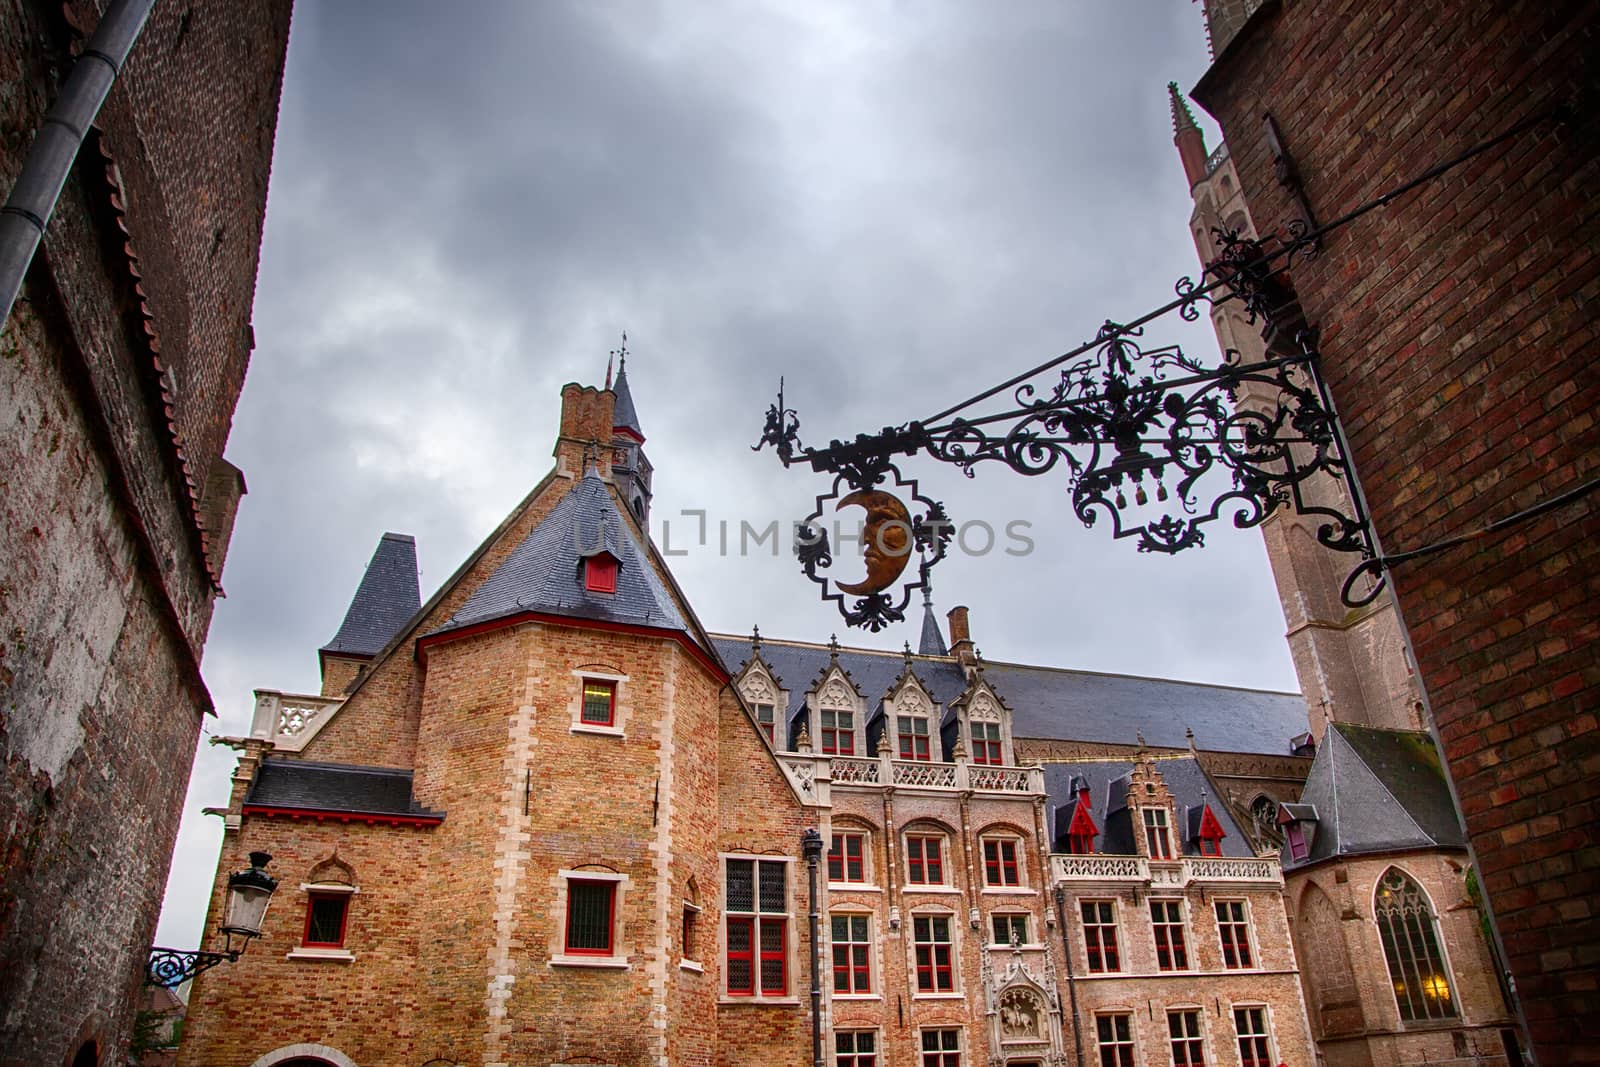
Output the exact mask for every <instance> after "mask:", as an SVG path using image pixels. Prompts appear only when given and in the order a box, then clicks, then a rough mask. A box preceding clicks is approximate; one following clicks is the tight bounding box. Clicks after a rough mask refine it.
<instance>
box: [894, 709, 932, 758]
mask: <svg viewBox="0 0 1600 1067" xmlns="http://www.w3.org/2000/svg"><path fill="white" fill-rule="evenodd" d="M895 732H896V734H897V735H898V737H899V741H900V746H899V747H900V758H901V759H905V760H921V761H923V762H928V761H930V760H932V759H933V756H932V755H931V754H930V753H929V750H928V720H927V719H926V718H924V717H923V716H921V715H896V716H895Z"/></svg>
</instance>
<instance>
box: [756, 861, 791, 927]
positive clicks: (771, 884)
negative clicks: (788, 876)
mask: <svg viewBox="0 0 1600 1067" xmlns="http://www.w3.org/2000/svg"><path fill="white" fill-rule="evenodd" d="M787 867H788V864H786V863H770V862H766V861H763V862H762V863H761V910H762V911H764V912H777V913H778V914H780V915H781V914H783V913H784V912H786V911H788V908H787V907H786V905H785V894H784V891H783V879H784V872H785V870H786V868H787Z"/></svg>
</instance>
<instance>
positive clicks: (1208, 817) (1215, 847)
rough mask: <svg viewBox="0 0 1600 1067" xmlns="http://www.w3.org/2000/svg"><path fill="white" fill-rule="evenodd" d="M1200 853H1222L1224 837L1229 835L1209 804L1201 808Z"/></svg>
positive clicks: (1208, 854) (1205, 854) (1212, 854)
mask: <svg viewBox="0 0 1600 1067" xmlns="http://www.w3.org/2000/svg"><path fill="white" fill-rule="evenodd" d="M1198 836H1199V838H1200V855H1202V856H1220V855H1222V839H1223V838H1224V837H1227V836H1228V835H1227V834H1226V833H1225V832H1224V831H1223V829H1222V823H1220V822H1218V821H1217V816H1216V814H1215V813H1214V812H1213V811H1212V810H1211V805H1210V804H1207V805H1206V806H1205V807H1204V808H1202V809H1201V810H1200V833H1199V835H1198Z"/></svg>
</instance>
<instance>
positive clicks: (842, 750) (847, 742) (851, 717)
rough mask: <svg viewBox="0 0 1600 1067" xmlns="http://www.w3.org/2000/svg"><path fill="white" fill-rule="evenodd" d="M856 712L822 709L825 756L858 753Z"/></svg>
mask: <svg viewBox="0 0 1600 1067" xmlns="http://www.w3.org/2000/svg"><path fill="white" fill-rule="evenodd" d="M855 718H856V717H855V714H854V713H852V712H848V711H836V710H834V709H832V708H824V709H822V753H823V755H825V756H854V755H855V754H856V730H855Z"/></svg>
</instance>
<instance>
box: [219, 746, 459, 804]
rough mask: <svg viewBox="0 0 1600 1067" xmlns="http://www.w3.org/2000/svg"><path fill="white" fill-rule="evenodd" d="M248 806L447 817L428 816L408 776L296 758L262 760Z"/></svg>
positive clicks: (248, 794) (246, 801) (388, 771)
mask: <svg viewBox="0 0 1600 1067" xmlns="http://www.w3.org/2000/svg"><path fill="white" fill-rule="evenodd" d="M244 802H245V804H247V805H248V804H254V805H259V806H261V807H268V808H291V809H301V810H307V811H338V812H350V813H352V814H360V815H407V816H411V817H413V818H425V819H426V818H435V819H442V818H444V813H443V812H438V811H429V810H428V809H427V808H424V807H422V806H421V805H420V804H418V803H417V802H416V800H415V799H414V798H413V797H412V795H411V772H410V771H400V770H395V769H393V768H391V767H360V766H355V765H353V764H345V763H313V762H311V761H310V760H298V759H272V758H271V757H268V758H267V759H265V760H262V761H261V767H260V769H259V770H258V771H256V778H255V781H253V782H251V783H250V791H249V792H248V793H247V794H246V795H245V798H244Z"/></svg>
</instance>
